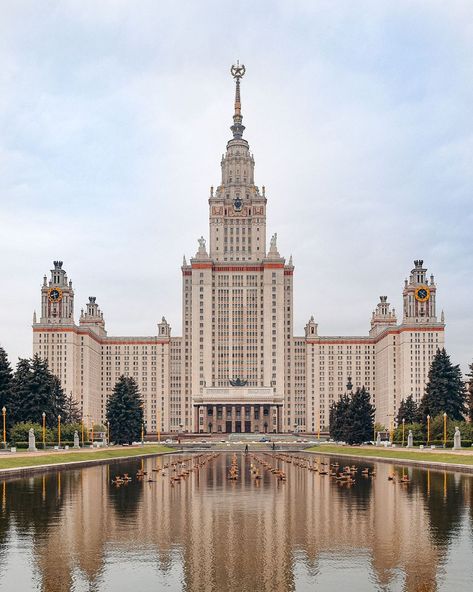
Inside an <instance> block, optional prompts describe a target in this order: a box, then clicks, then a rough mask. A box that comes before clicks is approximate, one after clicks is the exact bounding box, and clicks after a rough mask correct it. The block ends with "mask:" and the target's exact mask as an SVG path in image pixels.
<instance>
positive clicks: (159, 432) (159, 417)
mask: <svg viewBox="0 0 473 592" xmlns="http://www.w3.org/2000/svg"><path fill="white" fill-rule="evenodd" d="M156 424H157V428H158V443H160V442H161V414H160V413H159V409H158V411H157V418H156Z"/></svg>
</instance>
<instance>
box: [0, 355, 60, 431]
mask: <svg viewBox="0 0 473 592" xmlns="http://www.w3.org/2000/svg"><path fill="white" fill-rule="evenodd" d="M13 390H14V395H13V405H12V407H13V408H12V414H13V416H14V419H15V421H16V422H40V421H42V420H41V417H42V414H43V412H44V413H46V425H47V426H48V427H50V428H54V427H56V425H57V422H58V419H57V417H58V415H61V416H64V417H65V402H66V398H65V394H64V390H63V388H62V387H61V382H60V380H59V379H58V378H57V377H56V376H54V374H52V373H51V371H50V370H49V368H48V363H47V361H46V360H42V359H41V358H40V357H39V356H38V355H35V356H34V357H33V358H32V359H29V360H28V359H20V361H19V362H18V365H17V368H16V372H15V376H14V382H13Z"/></svg>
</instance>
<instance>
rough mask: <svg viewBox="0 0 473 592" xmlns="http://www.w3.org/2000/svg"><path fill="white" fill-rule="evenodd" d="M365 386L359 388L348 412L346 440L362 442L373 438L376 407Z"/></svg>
mask: <svg viewBox="0 0 473 592" xmlns="http://www.w3.org/2000/svg"><path fill="white" fill-rule="evenodd" d="M370 399H371V397H370V394H369V392H368V391H367V390H366V389H365V387H364V386H363V387H361V388H357V389H356V392H355V393H354V394H353V395H352V398H351V401H350V405H349V407H348V411H347V413H346V416H345V417H346V438H345V440H346V442H347V443H348V444H362V443H363V442H367V441H370V440H372V439H373V430H374V414H375V407H374V405H372V404H371V402H370Z"/></svg>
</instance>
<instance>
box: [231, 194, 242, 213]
mask: <svg viewBox="0 0 473 592" xmlns="http://www.w3.org/2000/svg"><path fill="white" fill-rule="evenodd" d="M242 205H243V202H242V201H241V199H240V198H239V197H236V198H235V199H234V200H233V208H234V210H235V211H236V212H239V211H240V210H241V208H242Z"/></svg>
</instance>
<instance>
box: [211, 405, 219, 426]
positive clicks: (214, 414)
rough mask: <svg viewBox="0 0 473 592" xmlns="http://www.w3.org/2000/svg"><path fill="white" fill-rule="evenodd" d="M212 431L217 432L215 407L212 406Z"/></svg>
mask: <svg viewBox="0 0 473 592" xmlns="http://www.w3.org/2000/svg"><path fill="white" fill-rule="evenodd" d="M212 431H213V432H218V429H217V405H214V408H213V417H212Z"/></svg>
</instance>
